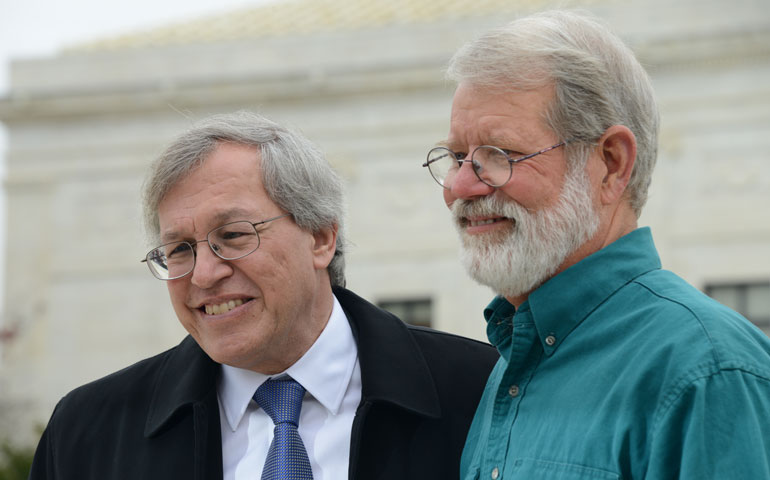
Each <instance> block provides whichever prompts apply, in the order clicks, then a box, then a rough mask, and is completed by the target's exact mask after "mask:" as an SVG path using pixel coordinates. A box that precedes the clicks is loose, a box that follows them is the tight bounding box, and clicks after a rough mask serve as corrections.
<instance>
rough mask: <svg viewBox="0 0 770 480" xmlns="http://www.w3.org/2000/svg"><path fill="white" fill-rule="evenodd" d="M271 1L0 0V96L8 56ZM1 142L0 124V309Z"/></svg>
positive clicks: (1, 270)
mask: <svg viewBox="0 0 770 480" xmlns="http://www.w3.org/2000/svg"><path fill="white" fill-rule="evenodd" d="M275 1H281V0H121V1H117V0H0V97H5V96H6V95H7V93H8V87H9V67H10V61H11V60H13V59H21V58H45V57H50V56H54V55H56V53H57V52H58V51H60V50H61V49H62V48H65V47H68V46H71V45H77V44H79V43H83V42H88V41H91V40H94V39H98V38H104V37H111V36H114V35H118V34H121V33H125V32H131V31H134V30H138V29H142V30H144V29H146V28H152V27H154V26H162V25H166V24H169V23H173V22H177V21H184V20H189V19H195V18H199V17H201V16H206V15H210V14H217V13H221V12H225V11H230V10H233V9H238V8H241V7H249V6H255V5H260V4H265V3H272V2H275ZM6 141H7V138H6V132H5V129H4V127H3V126H2V124H0V181H1V182H2V186H0V252H2V253H0V311H2V307H3V301H4V295H5V287H4V282H3V281H4V277H5V218H6V217H5V185H4V183H5V172H6V170H5V153H6ZM0 324H2V322H1V321H0Z"/></svg>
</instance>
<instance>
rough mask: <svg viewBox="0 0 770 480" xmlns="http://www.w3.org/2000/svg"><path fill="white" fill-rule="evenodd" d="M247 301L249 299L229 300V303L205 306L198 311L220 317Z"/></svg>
mask: <svg viewBox="0 0 770 480" xmlns="http://www.w3.org/2000/svg"><path fill="white" fill-rule="evenodd" d="M249 300H250V299H245V300H241V299H240V298H239V299H237V300H230V301H229V302H223V303H219V304H206V305H203V306H202V307H200V308H199V309H198V310H200V311H202V312H204V313H206V315H222V314H225V313H227V312H229V311H230V310H232V309H234V308H236V307H240V306H241V305H243V304H244V303H245V302H248V301H249Z"/></svg>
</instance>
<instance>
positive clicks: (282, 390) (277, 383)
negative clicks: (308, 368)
mask: <svg viewBox="0 0 770 480" xmlns="http://www.w3.org/2000/svg"><path fill="white" fill-rule="evenodd" d="M304 396H305V388H304V387H302V385H300V384H299V383H297V381H296V380H294V379H293V378H291V377H283V378H279V379H277V380H274V379H269V380H268V381H266V382H265V383H263V384H262V385H261V386H260V387H259V388H258V389H257V392H256V393H255V394H254V401H255V402H257V405H259V406H260V408H262V409H263V410H264V411H265V413H267V414H268V415H269V416H270V418H271V419H272V420H273V423H274V424H276V425H278V424H281V423H291V424H292V425H294V426H297V425H299V414H300V412H301V410H302V397H304Z"/></svg>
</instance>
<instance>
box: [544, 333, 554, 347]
mask: <svg viewBox="0 0 770 480" xmlns="http://www.w3.org/2000/svg"><path fill="white" fill-rule="evenodd" d="M545 344H546V345H548V346H549V347H553V346H554V344H556V337H554V336H553V335H548V336H547V337H545Z"/></svg>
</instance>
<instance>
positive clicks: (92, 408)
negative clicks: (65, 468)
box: [52, 337, 195, 422]
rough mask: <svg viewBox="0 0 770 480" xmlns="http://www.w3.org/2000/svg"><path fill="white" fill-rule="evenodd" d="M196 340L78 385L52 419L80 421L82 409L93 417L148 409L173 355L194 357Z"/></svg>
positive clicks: (188, 339) (186, 340)
mask: <svg viewBox="0 0 770 480" xmlns="http://www.w3.org/2000/svg"><path fill="white" fill-rule="evenodd" d="M191 343H192V345H191ZM194 344H195V342H194V340H192V338H191V337H187V338H186V339H185V340H184V341H182V343H181V344H180V345H177V346H175V347H173V348H171V349H169V350H166V351H165V352H162V353H160V354H158V355H155V356H153V357H149V358H146V359H143V360H140V361H138V362H136V363H135V364H133V365H130V366H128V367H126V368H123V369H121V370H118V371H116V372H114V373H111V374H109V375H107V376H105V377H102V378H100V379H97V380H94V381H92V382H89V383H86V384H84V385H82V386H79V387H77V388H75V389H74V390H72V391H71V392H69V393H68V394H67V395H65V396H64V397H63V398H62V399H61V400H60V401H59V404H58V405H57V406H56V409H55V411H54V414H53V416H52V421H53V420H57V421H66V420H67V419H70V418H71V417H74V418H72V420H74V421H76V422H81V421H82V417H83V412H92V413H94V414H95V417H94V418H93V419H96V418H97V417H98V415H99V414H97V412H108V411H109V412H112V413H113V414H114V413H115V412H116V411H122V412H129V411H132V410H146V408H147V406H148V405H149V404H150V403H151V401H152V396H153V394H154V391H155V388H156V385H157V384H158V382H159V381H160V378H161V376H162V375H164V374H169V373H170V372H168V371H167V370H168V369H169V368H172V367H170V365H169V364H170V363H171V359H172V358H174V357H180V356H184V357H190V359H192V357H193V356H194V351H195V345H194Z"/></svg>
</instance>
